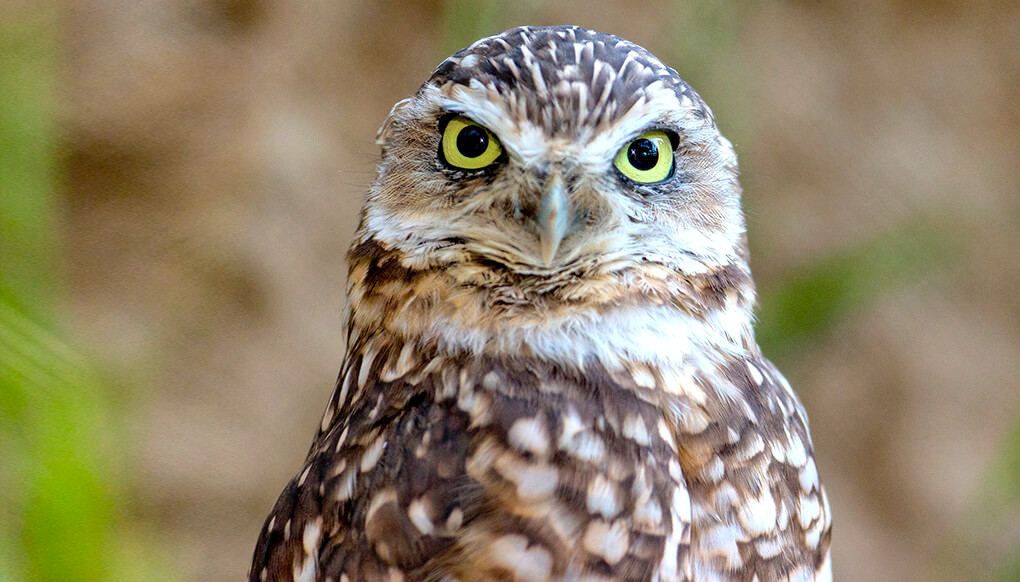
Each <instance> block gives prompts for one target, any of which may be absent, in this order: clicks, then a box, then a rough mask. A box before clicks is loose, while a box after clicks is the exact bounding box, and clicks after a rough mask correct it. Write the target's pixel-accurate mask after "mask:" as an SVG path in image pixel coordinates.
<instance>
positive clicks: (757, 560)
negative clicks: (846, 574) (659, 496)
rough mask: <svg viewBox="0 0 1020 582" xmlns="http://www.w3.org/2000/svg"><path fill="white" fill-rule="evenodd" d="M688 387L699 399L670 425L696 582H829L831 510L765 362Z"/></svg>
mask: <svg viewBox="0 0 1020 582" xmlns="http://www.w3.org/2000/svg"><path fill="white" fill-rule="evenodd" d="M687 386H688V389H687V390H686V391H685V394H687V395H688V396H691V395H694V397H691V398H690V399H689V400H687V401H685V402H684V405H683V406H682V407H680V408H682V410H683V412H682V413H680V414H676V415H675V416H674V422H675V426H676V432H677V436H676V438H677V441H678V443H680V457H681V465H682V466H683V471H684V475H685V477H686V479H687V483H688V485H689V487H690V494H691V501H692V505H693V506H694V511H693V513H694V519H693V524H692V527H693V533H692V540H691V553H692V563H693V565H692V567H693V570H694V572H695V577H696V578H699V579H700V578H702V577H704V578H705V579H712V580H744V579H747V576H748V575H752V574H754V575H757V578H758V579H760V580H819V581H822V580H831V577H832V576H831V572H830V565H829V539H830V533H831V514H830V510H829V505H828V501H827V499H826V496H825V490H824V488H823V487H822V484H821V481H820V480H819V477H818V471H817V468H816V466H815V460H814V454H813V449H812V445H811V439H810V436H809V434H808V424H807V416H806V414H805V413H804V409H803V406H802V405H801V403H800V402H799V400H798V399H797V397H796V395H795V394H794V393H793V391H792V390H791V389H790V385H789V384H788V383H787V381H786V379H785V378H784V377H783V375H782V374H781V373H780V372H779V370H777V369H776V367H775V366H774V365H772V363H771V362H769V361H768V360H766V359H764V358H761V357H760V356H759V357H747V358H733V359H732V360H729V361H728V362H726V363H725V364H724V365H721V366H720V367H719V368H717V369H716V371H715V374H714V375H702V376H699V377H697V378H693V379H688V381H687ZM676 408H677V407H675V406H674V409H676Z"/></svg>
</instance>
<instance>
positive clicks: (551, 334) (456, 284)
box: [348, 241, 757, 370]
mask: <svg viewBox="0 0 1020 582" xmlns="http://www.w3.org/2000/svg"><path fill="white" fill-rule="evenodd" d="M349 261H350V276H349V288H348V295H349V305H350V314H349V325H350V329H351V332H352V334H353V335H354V336H356V337H357V338H360V339H361V340H364V339H366V338H367V337H368V336H370V335H378V334H384V335H389V336H391V337H392V339H393V340H395V341H396V342H398V343H401V344H404V343H409V342H410V343H414V344H416V345H418V346H420V347H423V348H425V347H428V348H434V349H435V350H437V351H438V352H440V353H468V354H476V355H491V356H502V357H520V356H522V355H523V356H527V357H537V358H541V359H545V360H550V361H552V362H555V363H559V364H562V365H566V366H572V367H578V368H584V367H585V365H586V364H588V363H590V362H592V361H598V362H599V363H600V364H601V365H602V366H604V367H606V368H607V369H610V370H612V369H615V368H621V367H626V366H627V365H628V364H630V363H633V362H643V363H646V364H650V365H653V366H656V367H670V368H677V367H683V366H690V365H698V364H699V363H700V362H699V360H703V359H705V358H706V357H707V358H712V356H713V355H718V357H719V358H720V359H724V358H727V357H732V356H740V355H744V354H747V353H749V352H753V353H757V346H756V343H755V341H754V335H753V331H752V327H751V310H752V307H753V302H754V288H753V284H752V283H751V279H750V275H749V273H748V272H747V268H746V263H744V262H743V261H742V260H740V261H737V262H735V263H734V264H732V265H724V266H721V267H719V268H717V269H712V270H707V271H706V273H704V274H702V275H699V276H693V277H692V276H681V275H677V274H675V273H673V274H671V273H669V272H668V271H667V270H665V269H663V268H661V267H658V266H647V267H645V268H644V269H642V268H640V267H638V268H635V269H633V270H632V272H628V273H625V274H623V275H620V276H619V277H614V278H613V279H600V280H590V281H587V280H585V281H581V282H575V283H573V286H570V287H568V286H564V287H563V288H562V289H553V290H552V291H548V290H547V291H545V292H543V293H538V292H531V293H529V290H528V287H527V285H511V286H506V287H503V286H499V285H484V284H479V281H482V282H486V281H489V282H491V280H492V277H491V276H490V277H485V276H481V277H480V276H479V273H478V266H477V265H443V266H441V267H436V268H424V269H423V268H420V267H408V266H407V264H405V262H404V261H402V257H401V256H400V253H399V252H395V251H390V250H387V249H385V248H384V247H382V246H381V245H380V244H378V243H376V242H374V241H369V242H365V243H361V244H356V245H355V247H354V248H352V251H351V253H350V255H349ZM706 363H711V362H706Z"/></svg>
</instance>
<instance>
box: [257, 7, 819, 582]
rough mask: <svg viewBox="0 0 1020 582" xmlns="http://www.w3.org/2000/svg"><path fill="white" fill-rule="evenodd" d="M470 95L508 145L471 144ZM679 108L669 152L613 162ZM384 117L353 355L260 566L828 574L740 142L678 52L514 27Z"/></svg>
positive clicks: (609, 574)
mask: <svg viewBox="0 0 1020 582" xmlns="http://www.w3.org/2000/svg"><path fill="white" fill-rule="evenodd" d="M451 117H453V118H456V119H465V120H467V121H466V123H475V124H478V126H480V127H482V128H484V130H485V132H487V135H488V136H489V139H490V140H493V141H496V142H498V144H499V145H500V146H501V153H500V154H499V157H498V158H496V159H494V161H492V162H491V163H490V164H488V165H486V166H485V167H483V168H478V169H463V168H460V167H457V166H455V165H454V164H451V163H450V162H449V160H447V159H446V158H444V154H443V151H445V150H443V149H442V148H443V147H444V145H443V143H444V142H442V141H441V140H442V139H443V131H444V129H443V127H444V126H445V125H444V124H448V123H449V120H450V119H451ZM660 130H661V131H662V132H663V134H662V135H667V136H669V138H670V140H671V141H672V142H673V144H672V147H673V150H674V154H673V159H672V160H671V162H672V163H673V164H674V167H673V168H672V170H671V171H670V173H669V176H668V177H667V178H665V179H662V180H657V181H655V182H652V183H643V182H641V181H640V180H633V179H629V178H628V177H627V176H625V175H624V174H623V173H621V171H619V170H618V169H617V168H618V167H619V166H617V167H614V159H615V158H616V157H617V154H618V153H619V152H620V151H621V148H625V147H628V144H634V143H636V140H638V139H639V138H640V136H642V135H649V134H648V133H647V132H649V131H660ZM379 142H380V144H381V145H382V149H383V160H382V164H381V166H380V169H379V177H378V179H377V180H376V181H375V183H374V184H373V185H372V187H371V189H370V190H369V193H368V197H367V201H366V204H365V208H364V210H363V212H362V218H361V225H360V228H359V231H358V234H357V236H356V239H355V241H354V244H353V245H352V248H351V251H350V253H349V255H348V260H349V263H350V280H349V288H348V295H349V300H350V312H349V315H348V323H347V326H348V327H347V331H348V346H347V356H346V359H345V361H344V364H343V367H342V370H341V373H340V378H339V380H338V383H337V388H336V390H335V392H334V393H333V396H332V398H331V399H330V401H329V404H328V406H327V408H326V412H325V415H324V417H323V420H322V426H321V429H320V431H319V433H318V435H317V436H316V438H315V441H314V442H313V444H312V447H311V450H310V452H309V455H308V458H307V460H306V461H305V465H304V467H303V468H302V469H301V471H300V472H299V473H298V475H297V476H296V477H295V478H294V479H293V480H292V481H291V482H290V483H289V484H288V486H287V488H286V489H285V490H284V491H283V493H282V495H281V496H280V499H279V500H278V501H277V503H276V506H275V507H274V508H273V511H272V513H271V514H270V516H269V518H268V519H267V521H266V524H265V526H264V527H263V530H262V532H261V535H260V539H259V542H258V545H257V547H256V550H255V557H254V562H253V564H252V568H251V571H250V574H249V579H250V580H288V581H289V580H295V581H312V580H333V581H336V582H340V581H342V580H347V581H350V582H355V581H359V580H364V581H377V580H380V581H382V580H387V581H390V580H392V581H396V580H407V581H460V582H472V581H481V580H520V581H529V582H539V581H545V580H550V581H551V580H579V581H580V580H592V581H594V580H628V581H630V580H632V581H642V580H656V581H662V582H666V581H673V580H698V581H701V580H755V579H756V580H759V581H762V582H764V581H768V580H829V579H831V574H830V571H829V560H828V555H829V551H828V549H829V536H830V513H829V508H828V504H827V502H826V499H825V494H824V491H823V489H822V486H821V483H820V481H819V478H818V473H817V470H816V467H815V463H814V459H813V455H812V448H811V441H810V437H809V435H808V429H807V420H806V417H805V415H804V412H803V409H802V407H801V405H800V403H799V402H798V400H797V398H796V396H795V395H794V393H793V392H792V391H791V390H790V387H789V385H788V384H787V383H786V380H785V379H784V378H783V377H782V375H781V374H780V373H779V372H778V370H776V369H775V368H774V367H773V366H772V364H771V363H770V362H768V361H767V360H766V359H764V358H763V356H762V355H761V352H760V350H759V348H758V346H757V344H756V342H755V340H754V334H753V330H752V327H751V323H752V308H753V303H754V284H753V282H752V280H751V277H750V271H749V268H748V265H747V252H746V241H745V236H744V234H745V233H744V221H743V216H742V214H741V211H740V201H739V199H740V186H739V184H738V182H737V164H736V156H735V154H734V152H733V149H732V147H731V145H730V144H729V142H728V141H726V139H725V138H723V137H722V136H721V135H720V134H719V132H718V130H717V128H716V125H715V122H714V120H713V117H712V114H711V112H710V110H709V109H708V107H707V106H706V105H705V104H704V102H703V101H702V100H701V98H700V97H699V96H698V95H697V94H696V93H695V92H694V91H693V90H692V89H691V88H690V87H689V86H688V85H687V84H686V83H684V82H683V81H682V80H681V79H680V78H679V77H678V76H677V74H676V72H675V71H673V70H672V69H669V68H668V67H666V66H665V65H663V64H662V63H661V62H659V61H658V60H657V59H656V58H655V57H654V56H652V55H651V54H650V53H648V52H647V51H645V50H644V49H642V48H640V47H638V46H635V45H633V44H631V43H629V42H627V41H624V40H622V39H619V38H617V37H614V36H610V35H607V34H602V33H597V32H592V31H589V30H585V29H582V28H578V27H553V28H517V29H513V30H510V31H507V32H505V33H503V34H501V35H497V36H494V37H490V38H486V39H483V40H481V41H478V42H477V43H475V44H474V45H472V46H470V47H468V48H466V49H464V50H462V51H460V52H458V53H457V54H455V55H454V56H452V57H450V58H449V59H447V60H446V61H445V62H444V63H442V64H441V65H440V66H439V68H438V69H437V70H436V72H435V73H434V74H433V76H432V78H431V79H430V80H429V81H427V82H426V83H425V84H424V85H423V86H422V87H421V89H420V90H419V91H418V93H417V94H416V95H414V96H413V97H411V98H409V99H407V100H404V101H402V102H400V103H398V104H397V105H396V106H395V107H394V108H393V111H392V112H391V114H390V116H389V117H388V119H387V120H386V122H385V124H384V125H383V128H382V129H381V130H380V136H379ZM459 143H460V142H458V144H459ZM457 147H460V145H458V146H457ZM493 151H495V150H493ZM627 151H628V150H624V152H625V153H626V152H627Z"/></svg>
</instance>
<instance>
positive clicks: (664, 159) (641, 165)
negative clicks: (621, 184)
mask: <svg viewBox="0 0 1020 582" xmlns="http://www.w3.org/2000/svg"><path fill="white" fill-rule="evenodd" d="M613 164H614V165H615V166H616V169H617V170H620V172H622V173H623V175H624V176H627V177H628V178H630V179H631V180H634V181H635V182H641V183H642V184H651V183H653V182H662V181H663V180H665V179H667V178H669V177H670V176H672V175H673V143H672V142H671V141H670V139H669V135H668V134H667V133H666V132H665V131H662V130H660V129H656V130H653V131H649V132H647V133H645V134H643V135H642V136H640V137H639V138H637V139H635V140H634V141H632V142H630V143H628V144H627V145H625V146H623V147H622V148H620V153H618V154H616V159H615V160H613Z"/></svg>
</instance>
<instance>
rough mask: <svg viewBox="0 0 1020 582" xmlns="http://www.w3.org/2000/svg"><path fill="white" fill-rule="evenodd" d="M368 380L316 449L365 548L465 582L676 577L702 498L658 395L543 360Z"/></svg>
mask: <svg viewBox="0 0 1020 582" xmlns="http://www.w3.org/2000/svg"><path fill="white" fill-rule="evenodd" d="M356 372H357V370H356V369H355V370H349V371H348V374H355V373H356ZM380 375H381V376H383V377H385V376H386V374H385V373H384V371H383V373H382V374H380ZM372 377H373V376H372V374H369V375H368V378H369V379H368V381H367V382H366V384H365V385H364V386H363V387H360V388H358V389H355V390H353V391H352V394H353V396H352V399H351V402H350V403H348V406H346V407H345V409H344V412H343V413H342V414H340V415H339V416H338V418H337V419H336V423H335V424H334V426H333V428H332V429H331V430H330V431H328V432H327V434H326V437H325V438H324V439H323V440H322V441H321V443H320V445H319V450H320V451H322V453H323V454H332V453H330V451H335V457H336V458H337V459H344V460H343V461H334V462H335V463H337V464H340V463H342V464H343V468H342V469H340V470H339V471H338V470H337V469H334V470H333V471H332V472H333V473H335V474H337V477H336V480H337V484H336V487H337V488H338V490H339V491H340V493H341V494H340V495H338V496H335V498H336V499H338V500H339V503H337V505H336V512H335V515H337V517H338V520H339V523H338V524H337V525H338V526H339V527H343V528H350V530H351V531H353V532H359V533H358V534H356V535H354V537H355V538H356V539H359V540H360V543H361V544H363V546H364V547H363V551H364V553H365V554H366V555H370V556H372V557H373V559H377V560H379V561H380V562H381V563H383V564H389V565H392V566H395V567H399V568H400V569H401V570H402V571H412V572H419V573H422V575H423V576H424V575H425V574H426V573H427V574H428V576H433V575H434V574H435V573H436V572H440V573H443V574H446V575H449V576H452V577H453V578H455V579H459V580H474V579H479V580H481V579H486V580H491V579H520V580H543V579H548V580H556V579H562V578H563V577H564V576H568V575H574V574H577V575H581V574H584V573H588V574H598V575H601V576H606V577H609V578H611V579H616V580H651V579H655V578H661V579H675V572H676V570H677V564H678V562H680V561H682V560H683V553H684V551H685V548H686V546H687V545H688V544H689V539H690V531H689V526H688V523H689V518H690V498H689V497H688V494H687V489H686V486H685V484H684V481H683V476H682V474H681V469H680V464H679V461H678V458H677V452H676V449H675V446H674V445H673V444H672V437H671V435H670V433H669V430H668V429H667V428H666V426H665V424H664V422H663V414H662V412H661V410H660V409H659V408H658V406H657V405H656V404H655V403H654V402H653V401H651V400H650V399H646V398H642V397H641V395H639V394H637V393H635V392H633V391H630V390H628V389H626V388H624V387H622V386H620V385H618V384H616V383H615V382H613V380H612V379H611V378H610V377H609V375H608V374H605V373H603V372H601V371H599V370H588V371H587V372H571V373H567V372H564V371H563V370H559V369H557V368H555V367H551V366H543V365H538V364H536V363H534V362H530V363H524V362H509V363H508V362H503V361H485V360H479V361H474V362H461V365H460V366H459V367H452V366H451V367H447V368H442V369H439V370H437V371H436V372H435V373H432V374H428V375H424V376H422V377H417V378H415V377H414V374H408V375H406V376H405V377H402V378H397V379H393V380H391V381H388V382H386V381H382V380H381V379H380V380H376V381H373V380H371V378H372ZM341 498H342V499H341ZM465 564H472V566H471V567H470V568H467V569H465V568H466V567H465ZM454 565H455V566H456V567H455V568H454ZM450 568H454V569H455V570H456V571H453V570H450ZM472 572H473V573H472ZM478 573H483V574H484V575H481V577H478ZM663 576H664V577H663ZM412 578H413V577H412Z"/></svg>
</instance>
